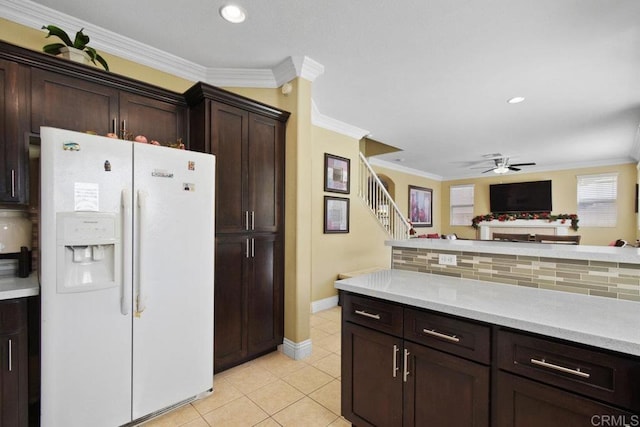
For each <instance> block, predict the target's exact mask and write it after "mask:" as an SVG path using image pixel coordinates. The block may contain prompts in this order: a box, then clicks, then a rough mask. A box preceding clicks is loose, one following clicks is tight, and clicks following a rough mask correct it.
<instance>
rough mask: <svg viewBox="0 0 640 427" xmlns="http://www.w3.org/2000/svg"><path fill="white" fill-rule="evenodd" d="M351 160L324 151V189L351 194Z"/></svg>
mask: <svg viewBox="0 0 640 427" xmlns="http://www.w3.org/2000/svg"><path fill="white" fill-rule="evenodd" d="M350 166H351V160H350V159H347V158H344V157H339V156H334V155H333V154H328V153H324V191H331V192H333V193H345V194H349V181H350V180H349V174H350V170H349V169H350Z"/></svg>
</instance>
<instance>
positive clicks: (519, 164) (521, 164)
mask: <svg viewBox="0 0 640 427" xmlns="http://www.w3.org/2000/svg"><path fill="white" fill-rule="evenodd" d="M535 165H536V164H535V163H514V164H512V165H511V166H535Z"/></svg>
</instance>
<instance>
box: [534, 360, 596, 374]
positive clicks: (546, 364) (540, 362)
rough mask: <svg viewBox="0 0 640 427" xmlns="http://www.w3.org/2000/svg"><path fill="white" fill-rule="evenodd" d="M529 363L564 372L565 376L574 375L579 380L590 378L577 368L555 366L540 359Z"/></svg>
mask: <svg viewBox="0 0 640 427" xmlns="http://www.w3.org/2000/svg"><path fill="white" fill-rule="evenodd" d="M531 363H533V364H534V365H538V366H542V367H545V368H549V369H554V370H556V371H560V372H564V373H567V374H572V375H576V376H578V377H581V378H589V377H591V375H590V374H588V373H586V372H582V371H580V368H578V369H570V368H565V367H564V366H560V365H555V364H553V363H549V362H546V361H545V360H544V359H542V360H538V359H531Z"/></svg>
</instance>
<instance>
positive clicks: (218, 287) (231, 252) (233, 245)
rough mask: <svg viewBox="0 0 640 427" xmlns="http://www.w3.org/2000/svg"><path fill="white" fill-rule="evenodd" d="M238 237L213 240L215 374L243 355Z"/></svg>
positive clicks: (242, 256)
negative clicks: (214, 241)
mask: <svg viewBox="0 0 640 427" xmlns="http://www.w3.org/2000/svg"><path fill="white" fill-rule="evenodd" d="M247 243H248V242H247V239H246V238H244V237H242V236H236V237H233V236H232V237H218V238H216V255H215V256H216V260H215V287H214V301H224V304H215V310H214V312H213V314H214V322H215V323H214V324H215V325H216V329H215V334H214V357H215V363H214V365H215V366H216V371H219V370H220V369H222V368H223V367H226V366H228V365H232V364H233V363H234V362H235V361H236V360H241V359H242V358H244V357H245V356H246V354H247V341H246V334H245V333H244V331H245V329H246V320H245V319H246V305H245V300H246V287H244V286H243V283H245V282H246V275H247V272H246V268H245V264H246V260H247V258H246V249H247V246H246V245H247Z"/></svg>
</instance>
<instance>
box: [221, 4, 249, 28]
mask: <svg viewBox="0 0 640 427" xmlns="http://www.w3.org/2000/svg"><path fill="white" fill-rule="evenodd" d="M220 16H222V18H224V20H225V21H228V22H231V23H232V24H240V23H242V22H244V20H245V19H247V13H246V12H245V11H244V9H243V8H241V7H240V6H237V5H235V4H227V5H225V6H222V7H221V8H220Z"/></svg>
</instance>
